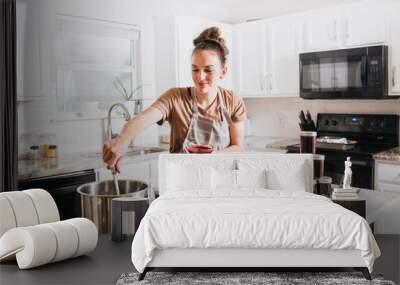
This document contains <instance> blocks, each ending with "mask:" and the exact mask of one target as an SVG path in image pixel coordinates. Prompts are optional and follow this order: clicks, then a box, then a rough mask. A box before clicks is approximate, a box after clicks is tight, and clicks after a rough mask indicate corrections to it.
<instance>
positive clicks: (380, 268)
mask: <svg viewBox="0 0 400 285" xmlns="http://www.w3.org/2000/svg"><path fill="white" fill-rule="evenodd" d="M376 240H377V242H378V244H379V247H380V249H381V251H382V256H381V257H380V258H379V259H378V260H377V261H376V263H375V267H374V272H375V273H381V274H383V275H384V277H385V279H389V280H392V281H394V282H395V283H396V284H400V235H378V236H376ZM130 251H131V240H127V241H124V242H121V243H115V242H112V241H111V240H110V236H109V235H101V236H100V237H99V244H98V246H97V248H96V250H95V251H94V252H92V253H90V254H89V255H88V256H81V257H77V258H74V259H69V260H66V261H61V262H58V263H53V264H48V265H45V266H42V267H37V268H34V269H29V270H19V269H18V266H17V265H16V263H15V262H8V263H3V264H1V265H0V284H1V285H6V284H7V285H8V284H38V285H39V284H115V283H116V281H117V280H118V278H119V276H120V275H121V274H122V273H124V272H132V271H135V270H134V267H133V265H132V262H131V258H130Z"/></svg>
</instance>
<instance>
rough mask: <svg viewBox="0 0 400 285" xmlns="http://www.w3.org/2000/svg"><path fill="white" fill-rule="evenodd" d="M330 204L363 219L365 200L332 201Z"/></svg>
mask: <svg viewBox="0 0 400 285" xmlns="http://www.w3.org/2000/svg"><path fill="white" fill-rule="evenodd" d="M332 202H334V203H336V204H339V205H340V206H342V207H344V208H346V209H348V210H350V211H353V212H354V213H356V214H359V215H360V216H361V217H363V218H364V219H365V208H366V206H365V200H332Z"/></svg>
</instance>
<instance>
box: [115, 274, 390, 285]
mask: <svg viewBox="0 0 400 285" xmlns="http://www.w3.org/2000/svg"><path fill="white" fill-rule="evenodd" d="M138 276H139V273H127V274H122V275H121V277H120V278H119V279H118V281H117V285H133V284H141V285H145V284H157V285H163V284H172V285H178V284H179V285H184V284H213V285H216V284H222V285H232V284H238V285H239V284H240V285H242V284H244V285H245V284H267V285H270V284H271V285H277V284H279V285H281V284H282V285H292V284H293V285H297V284H321V285H322V284H324V285H325V284H327V285H347V284H348V285H350V284H351V285H353V284H355V285H358V284H368V285H370V284H374V285H375V284H379V285H395V283H393V282H392V281H388V280H384V279H383V277H382V276H381V275H374V274H373V275H372V278H373V279H372V281H368V280H366V279H365V278H364V276H363V275H362V273H360V272H148V273H147V274H146V277H145V279H144V280H142V281H138Z"/></svg>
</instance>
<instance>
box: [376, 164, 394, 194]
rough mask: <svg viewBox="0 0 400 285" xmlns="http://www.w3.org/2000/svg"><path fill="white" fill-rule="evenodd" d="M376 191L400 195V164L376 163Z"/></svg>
mask: <svg viewBox="0 0 400 285" xmlns="http://www.w3.org/2000/svg"><path fill="white" fill-rule="evenodd" d="M375 189H376V190H379V191H390V192H398V193H399V195H400V163H390V162H385V161H376V162H375Z"/></svg>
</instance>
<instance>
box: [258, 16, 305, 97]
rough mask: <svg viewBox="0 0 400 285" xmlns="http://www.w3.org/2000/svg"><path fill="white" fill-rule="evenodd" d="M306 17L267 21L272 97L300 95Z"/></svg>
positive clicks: (268, 74) (270, 93)
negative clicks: (303, 32)
mask: <svg viewBox="0 0 400 285" xmlns="http://www.w3.org/2000/svg"><path fill="white" fill-rule="evenodd" d="M302 23H303V20H302V18H301V17H299V16H296V15H294V16H292V15H290V16H284V17H278V18H273V19H271V20H269V21H267V23H266V24H267V41H266V53H267V88H268V92H267V94H268V96H269V97H282V96H285V97H287V96H299V52H300V47H301V45H302V43H301V32H302Z"/></svg>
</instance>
